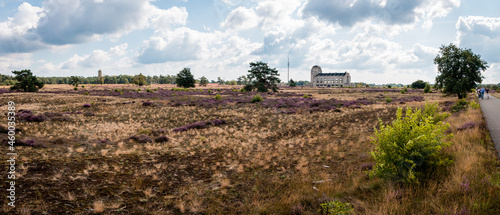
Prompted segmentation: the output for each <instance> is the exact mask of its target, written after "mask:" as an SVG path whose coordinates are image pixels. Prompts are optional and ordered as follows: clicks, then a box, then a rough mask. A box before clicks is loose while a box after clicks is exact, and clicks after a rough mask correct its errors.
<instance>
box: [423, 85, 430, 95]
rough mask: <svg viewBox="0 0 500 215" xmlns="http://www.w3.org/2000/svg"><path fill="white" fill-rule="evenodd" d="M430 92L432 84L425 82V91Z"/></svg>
mask: <svg viewBox="0 0 500 215" xmlns="http://www.w3.org/2000/svg"><path fill="white" fill-rule="evenodd" d="M430 92H431V85H430V84H429V83H425V87H424V93H430Z"/></svg>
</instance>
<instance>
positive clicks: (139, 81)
mask: <svg viewBox="0 0 500 215" xmlns="http://www.w3.org/2000/svg"><path fill="white" fill-rule="evenodd" d="M132 83H134V84H135V85H139V86H143V85H147V84H148V82H147V81H146V76H144V75H143V74H142V73H140V74H139V75H136V76H134V78H132Z"/></svg>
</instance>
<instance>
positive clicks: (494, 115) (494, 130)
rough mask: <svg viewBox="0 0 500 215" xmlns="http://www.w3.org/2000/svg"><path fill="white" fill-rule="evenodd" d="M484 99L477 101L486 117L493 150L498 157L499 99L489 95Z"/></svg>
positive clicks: (499, 136)
mask: <svg viewBox="0 0 500 215" xmlns="http://www.w3.org/2000/svg"><path fill="white" fill-rule="evenodd" d="M484 98H485V99H479V103H480V104H481V110H482V111H483V114H484V116H485V117H486V123H487V125H488V129H489V130H490V134H491V138H492V139H493V143H495V148H496V149H497V152H498V156H499V157H500V99H498V98H496V97H494V96H491V95H490V98H489V99H487V96H486V95H485V96H484Z"/></svg>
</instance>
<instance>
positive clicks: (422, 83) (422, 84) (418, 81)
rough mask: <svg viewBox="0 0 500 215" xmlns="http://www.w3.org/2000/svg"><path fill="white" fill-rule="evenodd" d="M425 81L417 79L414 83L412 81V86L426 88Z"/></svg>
mask: <svg viewBox="0 0 500 215" xmlns="http://www.w3.org/2000/svg"><path fill="white" fill-rule="evenodd" d="M425 84H426V83H425V82H424V81H422V80H417V81H415V82H413V83H411V88H413V89H424V88H425Z"/></svg>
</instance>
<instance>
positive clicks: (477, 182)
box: [0, 88, 500, 214]
mask: <svg viewBox="0 0 500 215" xmlns="http://www.w3.org/2000/svg"><path fill="white" fill-rule="evenodd" d="M304 90H307V92H306V93H310V94H311V95H313V97H318V98H321V97H324V98H332V97H333V98H346V97H347V98H352V99H355V98H359V97H368V98H371V97H374V96H376V95H378V94H379V93H365V92H359V91H349V90H344V89H317V90H316V91H314V90H310V89H307V88H306V89H304ZM392 94H394V95H396V94H397V95H400V94H399V93H392ZM392 94H391V93H384V95H388V96H390V95H392ZM414 94H418V95H421V96H425V99H426V100H428V101H429V102H439V103H443V102H445V101H450V100H454V99H453V98H443V97H442V95H440V94H437V93H433V94H423V93H418V92H417V93H414ZM103 99H105V100H106V101H103ZM9 100H13V101H16V103H17V104H18V105H17V106H16V108H18V109H30V110H33V111H35V112H39V113H43V112H63V111H66V110H72V111H88V110H90V111H93V112H94V113H95V116H84V115H81V114H80V115H72V116H71V118H70V120H69V121H46V122H41V123H21V124H20V126H19V128H20V129H21V134H20V138H21V139H36V140H37V141H40V142H43V143H44V144H45V146H46V147H39V148H38V147H27V146H19V147H17V150H18V154H20V155H21V156H20V157H19V163H18V170H19V171H18V172H17V176H18V177H19V179H18V180H17V183H18V184H19V186H22V187H23V188H22V190H21V191H20V192H19V195H18V198H19V201H18V202H17V207H16V208H15V210H14V209H12V208H10V207H8V206H6V204H2V208H1V211H2V212H3V213H18V214H30V213H35V214H37V213H45V214H57V213H66V212H68V211H69V212H71V213H74V214H91V213H104V214H134V213H135V214H180V213H192V214H196V213H203V214H291V213H295V214H318V213H319V212H318V210H319V209H321V208H320V206H319V205H320V204H321V203H323V202H325V201H328V200H333V199H339V200H342V201H344V202H349V203H351V204H352V205H353V206H354V209H355V210H354V212H355V213H356V214H460V213H462V214H466V213H474V214H498V213H500V209H499V205H500V202H499V201H500V200H499V199H500V198H499V193H500V191H499V188H500V185H499V183H500V175H499V173H498V172H499V170H498V168H499V167H498V166H499V164H498V161H497V159H496V157H495V153H494V150H495V149H494V148H493V147H492V145H491V140H490V139H488V135H487V132H486V130H485V126H484V120H483V118H482V115H481V113H480V110H474V109H471V108H469V109H467V110H466V111H463V112H460V113H457V114H453V115H452V116H451V117H450V118H448V119H447V122H448V123H450V129H449V132H450V133H454V138H453V139H452V141H453V145H452V146H451V147H449V148H447V149H446V152H447V153H448V154H449V155H450V156H451V157H453V159H454V160H455V162H454V164H453V165H452V166H450V167H449V168H448V169H447V170H443V171H442V172H439V173H437V174H436V175H435V177H434V178H433V179H431V180H429V181H427V182H425V183H422V184H421V185H418V186H413V187H405V186H398V185H395V184H391V183H390V182H387V181H383V180H381V179H377V178H374V179H370V178H368V176H367V173H366V171H367V170H369V169H370V168H371V166H372V165H373V160H372V159H371V158H370V155H369V152H370V151H371V150H372V149H373V147H374V146H373V145H372V144H371V143H370V139H369V137H370V136H371V135H372V133H373V128H374V126H376V125H377V123H378V119H379V118H380V119H382V120H383V121H384V122H385V123H389V122H390V121H391V120H393V119H394V118H395V112H396V109H397V107H398V106H406V105H410V106H416V107H421V106H423V105H424V102H411V103H408V104H392V103H391V104H386V103H377V104H374V105H369V106H363V107H362V108H361V109H350V108H342V109H341V112H334V111H330V112H314V113H308V112H300V111H299V112H298V114H291V115H285V114H280V113H278V112H276V111H272V110H269V109H263V108H258V107H255V106H245V107H237V106H231V105H229V106H226V107H215V108H199V107H167V106H161V105H160V106H157V107H144V106H142V105H141V102H140V100H133V101H136V103H125V104H124V102H127V101H132V100H130V99H123V98H117V97H94V96H83V95H61V94H58V95H57V96H54V95H50V94H37V96H36V97H35V96H32V94H23V93H19V94H5V95H2V96H1V97H0V102H2V104H6V103H7V101H9ZM92 102H93V104H92V106H91V107H90V108H83V107H82V106H83V104H86V103H87V104H90V103H92ZM213 119H224V120H226V121H227V122H228V124H227V125H222V126H217V127H216V126H212V127H209V128H207V129H200V130H188V131H185V132H172V129H173V128H176V127H180V126H184V125H187V124H191V123H194V122H198V121H207V120H213ZM1 120H2V124H5V122H6V119H3V118H2V119H1ZM467 122H474V123H475V126H474V127H473V128H471V129H466V130H459V128H461V127H462V125H464V124H465V123H467ZM159 129H165V130H166V133H165V135H166V136H168V137H169V138H170V140H169V141H168V142H165V143H160V142H156V141H152V143H137V142H135V141H132V140H128V137H130V136H132V135H139V134H146V135H150V136H155V132H158V130H159ZM2 137H3V136H2ZM2 165H6V163H5V160H4V161H2ZM4 175H5V174H3V175H2V176H1V177H5V176H4Z"/></svg>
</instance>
